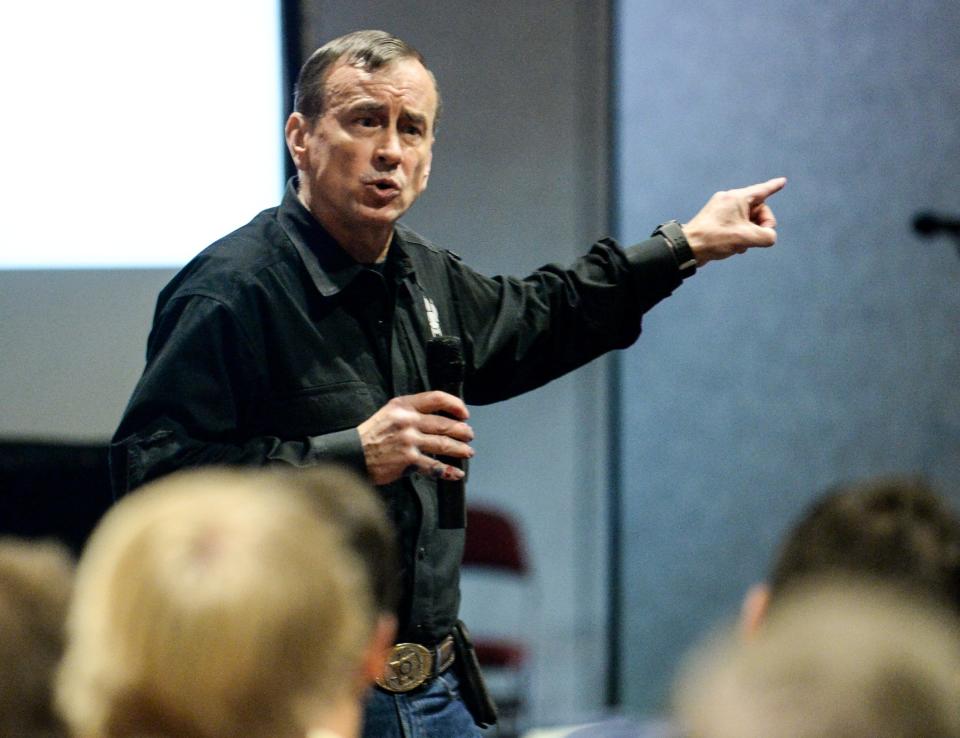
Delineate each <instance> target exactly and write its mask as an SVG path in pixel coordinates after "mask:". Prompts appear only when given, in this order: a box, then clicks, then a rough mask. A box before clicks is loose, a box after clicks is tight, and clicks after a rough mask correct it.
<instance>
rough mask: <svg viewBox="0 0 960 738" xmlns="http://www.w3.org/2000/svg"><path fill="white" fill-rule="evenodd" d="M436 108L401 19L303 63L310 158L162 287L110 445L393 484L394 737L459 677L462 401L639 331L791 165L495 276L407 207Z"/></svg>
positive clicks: (298, 107) (446, 721)
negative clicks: (679, 213) (452, 372)
mask: <svg viewBox="0 0 960 738" xmlns="http://www.w3.org/2000/svg"><path fill="white" fill-rule="evenodd" d="M438 110H439V96H438V91H437V88H436V84H435V81H434V79H433V75H432V74H431V73H430V72H429V71H428V70H427V68H426V67H425V66H424V63H423V59H422V57H421V56H420V54H419V53H418V52H417V51H416V50H414V49H413V48H411V47H410V46H408V45H407V44H405V43H404V42H403V41H401V40H399V39H397V38H394V37H391V36H389V35H387V34H385V33H382V32H379V31H362V32H357V33H353V34H349V35H347V36H344V37H341V38H339V39H336V40H334V41H332V42H330V43H328V44H327V45H325V46H324V47H322V48H321V49H319V50H318V51H317V52H315V53H314V54H313V55H312V56H311V57H310V59H308V60H307V62H306V63H305V64H304V67H303V69H302V70H301V72H300V77H299V80H298V83H297V93H296V101H295V112H294V113H293V114H292V115H291V116H290V118H289V120H288V121H287V125H286V138H287V144H288V148H289V150H290V153H291V156H292V157H293V160H294V162H295V164H296V166H297V170H298V176H297V177H296V178H295V179H294V180H292V181H291V182H290V183H289V184H288V186H287V191H286V194H285V195H284V198H283V201H282V203H281V204H280V206H279V207H278V208H273V209H270V210H266V211H264V212H262V213H261V214H260V215H258V216H257V217H256V218H254V219H253V220H252V221H251V222H250V223H248V224H247V225H246V226H244V227H242V228H240V229H239V230H237V231H235V232H234V233H232V234H230V235H228V236H226V237H225V238H223V239H221V240H220V241H218V242H217V243H215V244H213V245H212V246H210V247H209V248H208V249H206V250H205V251H204V252H203V253H201V254H200V255H199V256H198V257H196V258H195V259H194V260H193V261H191V262H190V264H188V265H187V266H186V267H185V268H184V269H183V270H182V271H181V272H180V273H179V274H178V275H177V276H176V277H175V278H174V279H173V281H172V282H171V283H170V284H169V285H168V286H167V287H166V288H164V290H163V292H162V293H161V295H160V297H159V299H158V302H157V310H156V316H155V319H154V325H153V329H152V331H151V334H150V339H149V342H148V348H147V365H146V368H145V370H144V374H143V377H142V378H141V380H140V382H139V384H138V385H137V388H136V389H135V391H134V394H133V397H132V398H131V400H130V404H129V405H128V407H127V410H126V413H125V415H124V418H123V420H122V421H121V424H120V427H119V429H118V430H117V433H116V434H115V437H114V442H113V445H112V447H111V468H112V474H113V480H114V485H115V489H116V492H117V494H123V493H124V492H125V491H127V490H128V489H131V488H133V487H135V486H137V485H139V484H142V483H143V482H145V481H147V480H149V479H151V478H154V477H157V476H160V475H162V474H165V473H167V472H169V471H172V470H174V469H177V468H180V467H184V466H195V465H202V464H248V465H263V464H268V463H273V462H280V463H288V464H293V465H300V466H307V465H311V464H314V463H316V462H319V461H321V460H323V461H329V460H334V461H340V462H343V463H346V464H349V465H352V466H354V467H355V468H357V469H359V470H361V471H362V472H363V473H365V474H366V475H367V476H368V477H369V478H370V479H371V480H372V481H373V482H374V483H375V484H376V485H378V487H379V490H380V492H381V494H382V496H383V499H384V500H385V502H386V505H387V507H388V510H389V512H390V515H391V517H392V519H393V521H394V523H395V524H396V527H397V531H398V536H399V543H400V548H401V556H402V571H401V572H400V573H399V576H400V579H401V587H402V592H403V597H402V601H401V604H400V611H399V622H400V632H399V640H400V641H401V642H406V643H414V644H418V645H419V646H422V647H423V649H424V650H423V651H422V652H417V653H414V654H412V655H411V654H409V653H403V654H398V655H397V659H396V661H395V662H394V664H393V666H394V667H396V669H401V667H402V670H404V671H403V673H404V674H407V672H408V671H409V669H410V668H413V669H414V671H415V672H416V674H415V676H414V677H413V678H412V679H407V678H406V677H404V678H403V679H400V677H401V676H403V675H399V676H398V675H397V674H399V672H398V673H397V674H395V676H397V679H400V682H402V683H400V682H397V681H394V682H390V683H387V684H385V685H384V686H383V687H382V688H381V689H380V690H377V691H376V693H375V695H374V697H373V699H372V701H371V704H370V706H369V707H368V734H370V735H373V734H378V735H384V734H386V733H384V731H387V727H386V724H385V723H383V720H387V722H388V723H391V724H392V725H393V726H394V727H393V730H394V732H395V734H397V735H400V733H399V730H400V721H399V719H398V718H397V714H398V711H400V712H402V711H403V710H407V709H409V710H413V711H417V710H418V709H419V707H418V705H420V704H421V703H422V701H423V700H428V699H433V698H434V697H435V696H436V695H437V694H442V695H447V694H448V693H455V689H454V686H455V685H453V686H451V685H450V684H447V683H446V682H444V680H447V682H449V681H450V680H455V676H454V675H453V671H452V670H450V671H448V672H447V671H444V670H443V668H442V667H443V666H445V665H447V664H449V658H448V656H447V654H448V652H449V636H450V633H451V630H452V629H453V627H454V625H455V623H456V615H457V609H458V605H459V591H458V578H459V562H460V559H461V555H462V551H463V530H462V529H455V528H454V529H450V528H441V527H438V525H437V484H438V483H437V480H438V479H446V480H457V479H460V478H462V477H463V472H462V471H461V470H460V469H458V468H456V467H455V466H453V465H449V464H446V463H443V462H442V461H440V460H438V458H437V457H449V458H454V459H466V458H469V457H471V456H472V455H473V451H472V449H471V447H470V445H469V442H470V441H471V440H472V438H473V431H472V430H471V428H470V426H469V425H468V424H467V422H466V421H467V420H468V417H469V413H468V411H467V407H466V405H465V403H464V401H465V402H468V403H479V404H482V403H489V402H496V401H499V400H503V399H507V398H509V397H513V396H515V395H518V394H520V393H522V392H525V391H527V390H530V389H534V388H536V387H539V386H541V385H543V384H545V383H546V382H549V381H550V380H552V379H554V378H556V377H559V376H561V375H562V374H565V373H567V372H569V371H571V370H573V369H575V368H577V367H579V366H582V365H583V364H585V363H586V362H588V361H590V360H591V359H593V358H595V357H597V356H599V355H601V354H603V353H605V352H607V351H609V350H611V349H615V348H623V347H626V346H629V345H630V344H631V343H633V341H634V340H636V338H637V336H638V335H639V333H640V322H641V316H642V315H643V314H644V313H645V312H646V311H647V310H649V309H650V308H651V307H653V306H654V305H655V304H656V303H657V302H659V301H660V300H661V299H663V298H664V297H666V296H667V295H669V294H670V292H671V291H672V290H673V289H675V288H676V287H677V286H679V284H680V283H681V281H682V280H683V278H685V277H686V276H689V275H690V274H692V273H693V272H695V270H696V268H697V266H698V265H702V264H704V263H706V262H707V261H710V260H713V259H722V258H725V257H727V256H730V255H732V254H734V253H741V252H742V251H744V250H746V249H747V248H749V247H752V246H770V245H772V244H773V243H774V241H775V240H776V233H775V231H774V226H775V220H774V218H773V214H772V212H771V211H770V209H769V207H768V206H767V205H766V204H765V200H766V198H767V197H769V196H770V195H772V194H773V193H775V192H777V191H778V190H779V189H781V188H782V187H783V185H784V182H785V181H784V180H783V179H775V180H770V181H768V182H766V183H763V184H759V185H754V186H752V187H747V188H744V189H741V190H732V191H729V192H721V193H717V194H716V195H714V196H713V198H711V199H710V201H709V202H708V203H707V205H706V206H705V207H704V208H703V210H701V211H700V213H698V214H697V215H696V216H695V217H694V218H693V219H692V220H691V221H690V222H689V223H687V224H686V225H684V226H680V225H679V224H678V223H676V222H670V223H666V224H664V225H662V226H661V227H660V228H658V229H657V231H656V235H654V236H653V237H651V238H650V239H649V240H648V241H645V242H643V243H641V244H639V245H637V246H633V247H631V248H629V249H626V250H623V249H621V248H620V247H619V246H617V245H616V244H615V243H613V242H612V241H609V240H603V241H600V242H598V243H596V244H594V246H593V247H592V248H591V250H590V251H589V253H588V254H587V255H585V256H583V257H581V258H580V259H578V260H577V261H576V262H574V264H573V265H572V266H570V267H569V268H560V267H553V266H550V267H545V268H543V269H540V270H538V271H536V272H534V273H533V274H532V275H530V276H528V277H526V278H525V279H516V278H511V277H496V278H489V277H485V276H482V275H479V274H477V273H476V272H474V271H472V270H471V269H469V268H468V267H467V266H465V265H464V264H463V263H462V262H461V261H460V259H459V258H458V257H456V256H455V255H454V254H452V253H451V252H448V251H445V250H442V249H439V248H437V247H436V246H434V245H433V244H431V243H430V242H429V241H427V240H425V239H423V238H422V237H421V236H419V235H417V234H416V233H414V232H412V231H410V230H409V229H407V228H405V227H403V226H401V225H399V224H398V223H397V220H398V219H399V218H400V216H401V215H403V213H405V212H406V211H407V209H408V208H409V207H410V206H411V205H412V204H413V202H414V201H415V200H416V199H417V197H418V196H419V195H420V193H421V192H423V190H424V189H425V187H426V185H427V179H428V177H429V173H430V163H431V150H432V145H433V140H434V128H435V125H436V116H437V113H438ZM437 336H455V337H458V338H459V339H460V340H461V342H462V346H463V354H464V382H463V393H464V400H461V399H460V398H458V397H455V396H453V395H450V394H446V393H444V392H437V391H427V388H428V387H429V386H430V384H429V382H428V377H427V367H426V357H425V346H426V343H427V341H428V340H429V339H430V338H431V337H437ZM460 666H462V664H461V665H460ZM420 671H422V673H420ZM441 672H443V673H441ZM421 677H422V678H424V679H425V681H424V682H422V683H420V682H419V680H420V678H421ZM414 683H416V684H417V685H418V686H416V688H411V685H412V684H414ZM444 684H446V686H444ZM391 688H398V689H411V691H409V692H404V693H394V692H391V691H390V689H391ZM418 700H419V701H418ZM447 701H448V702H449V704H448V705H447V707H446V708H445V709H444V710H443V711H441V713H440V714H439V715H438V716H435V717H437V719H438V723H437V724H436V725H431V726H428V727H425V728H424V730H425V731H426V734H430V735H471V734H472V730H473V729H472V727H469V718H467V716H466V712H465V710H464V708H463V704H462V703H461V702H460V701H459V700H447ZM426 709H432V708H425V709H424V710H423V711H421V713H420V717H423V715H424V714H425V712H426ZM385 716H386V717H385ZM424 719H425V718H424ZM403 722H405V723H406V722H408V721H403ZM391 734H393V733H391Z"/></svg>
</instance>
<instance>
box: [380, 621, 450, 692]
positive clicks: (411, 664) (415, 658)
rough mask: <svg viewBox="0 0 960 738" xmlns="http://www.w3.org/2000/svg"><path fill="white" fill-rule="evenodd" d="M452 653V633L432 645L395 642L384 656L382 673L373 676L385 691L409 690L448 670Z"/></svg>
mask: <svg viewBox="0 0 960 738" xmlns="http://www.w3.org/2000/svg"><path fill="white" fill-rule="evenodd" d="M455 656H456V655H455V653H454V650H453V636H452V635H448V636H447V637H446V638H444V639H443V640H442V641H440V642H439V643H438V644H437V645H436V646H433V647H432V648H427V647H426V646H422V645H420V644H419V643H398V644H397V645H395V646H394V647H393V650H392V651H391V652H390V655H389V656H388V657H387V663H386V666H385V667H384V670H383V674H382V675H381V676H379V677H377V686H378V687H380V688H381V689H385V690H387V691H388V692H409V691H410V690H411V689H416V688H417V687H419V686H420V685H421V684H423V683H424V682H425V681H427V680H428V679H433V678H434V677H435V676H438V675H439V674H442V673H443V672H445V671H446V670H447V669H449V668H450V665H451V664H452V663H453V660H454V658H455Z"/></svg>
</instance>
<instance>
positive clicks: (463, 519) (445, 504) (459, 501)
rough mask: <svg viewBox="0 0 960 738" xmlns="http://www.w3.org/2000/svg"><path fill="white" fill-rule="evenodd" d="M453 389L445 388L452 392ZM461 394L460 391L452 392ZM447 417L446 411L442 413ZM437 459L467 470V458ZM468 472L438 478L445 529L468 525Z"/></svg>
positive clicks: (439, 516)
mask: <svg viewBox="0 0 960 738" xmlns="http://www.w3.org/2000/svg"><path fill="white" fill-rule="evenodd" d="M451 389H454V388H449V389H444V390H443V391H444V392H450V390H451ZM450 394H456V395H457V396H459V394H460V393H459V391H454V392H450ZM441 414H442V415H445V416H446V417H451V416H449V415H446V413H441ZM437 461H439V462H441V463H443V464H447V465H449V466H452V467H454V468H455V469H462V470H463V471H464V472H466V471H467V469H468V466H467V459H458V458H454V457H453V456H437ZM466 479H467V477H466V474H464V477H463V479H438V480H437V527H438V528H442V529H444V530H451V529H454V528H466V527H467V491H466Z"/></svg>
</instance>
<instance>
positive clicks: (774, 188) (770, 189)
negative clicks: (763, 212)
mask: <svg viewBox="0 0 960 738" xmlns="http://www.w3.org/2000/svg"><path fill="white" fill-rule="evenodd" d="M786 184H787V178H786V177H774V178H773V179H768V180H767V181H766V182H760V183H759V184H755V185H750V186H749V187H744V188H743V189H742V190H740V192H741V193H743V195H744V196H745V197H746V198H747V200H748V201H749V202H750V204H751V205H754V204H756V203H758V202H763V201H764V200H766V199H767V198H768V197H770V195H773V194H776V193H777V192H779V191H780V190H782V189H783V188H784V186H786Z"/></svg>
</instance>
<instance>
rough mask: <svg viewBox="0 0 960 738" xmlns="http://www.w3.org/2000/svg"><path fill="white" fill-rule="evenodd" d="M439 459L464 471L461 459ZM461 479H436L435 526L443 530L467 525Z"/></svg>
mask: <svg viewBox="0 0 960 738" xmlns="http://www.w3.org/2000/svg"><path fill="white" fill-rule="evenodd" d="M440 461H442V462H443V463H444V464H450V466H455V467H457V468H458V469H463V470H464V471H466V468H465V467H466V464H465V463H464V460H463V459H451V458H449V457H441V458H440ZM465 486H466V485H464V483H463V479H457V480H446V479H438V480H437V527H438V528H442V529H445V530H450V529H454V528H466V527H467V495H466V489H465Z"/></svg>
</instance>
